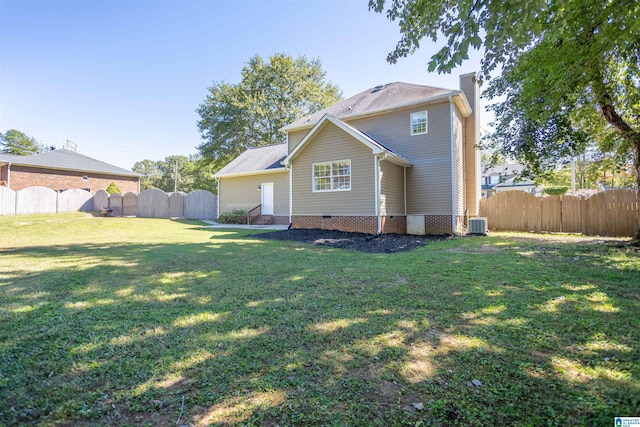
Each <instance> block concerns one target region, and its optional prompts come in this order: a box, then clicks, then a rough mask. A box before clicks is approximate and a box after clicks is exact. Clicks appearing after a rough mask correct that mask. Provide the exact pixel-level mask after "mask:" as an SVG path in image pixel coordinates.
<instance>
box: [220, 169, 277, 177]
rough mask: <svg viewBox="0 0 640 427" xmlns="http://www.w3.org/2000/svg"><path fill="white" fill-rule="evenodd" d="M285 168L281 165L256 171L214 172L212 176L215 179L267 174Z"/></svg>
mask: <svg viewBox="0 0 640 427" xmlns="http://www.w3.org/2000/svg"><path fill="white" fill-rule="evenodd" d="M286 170H287V168H286V167H282V168H273V169H263V170H258V171H248V172H236V173H227V174H221V175H218V174H215V175H214V176H213V177H214V178H215V179H220V178H234V177H237V176H249V175H264V174H268V173H277V172H285V171H286Z"/></svg>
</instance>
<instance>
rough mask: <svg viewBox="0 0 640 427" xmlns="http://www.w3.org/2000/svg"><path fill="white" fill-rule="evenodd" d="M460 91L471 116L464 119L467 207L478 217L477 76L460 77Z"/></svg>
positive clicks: (478, 119)
mask: <svg viewBox="0 0 640 427" xmlns="http://www.w3.org/2000/svg"><path fill="white" fill-rule="evenodd" d="M460 90H461V91H462V93H464V95H465V97H466V98H467V101H468V102H469V105H470V106H471V115H470V116H469V117H466V118H465V119H464V173H465V199H466V200H465V205H466V206H467V209H468V215H469V216H470V217H475V216H478V213H479V209H480V195H481V194H482V190H481V183H480V150H479V149H478V148H477V147H476V145H477V144H479V143H480V87H479V86H478V82H477V74H476V73H469V74H462V75H461V76H460Z"/></svg>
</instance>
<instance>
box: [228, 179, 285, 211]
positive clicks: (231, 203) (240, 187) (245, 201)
mask: <svg viewBox="0 0 640 427" xmlns="http://www.w3.org/2000/svg"><path fill="white" fill-rule="evenodd" d="M269 182H273V205H274V206H273V214H274V215H275V216H288V215H289V174H288V173H287V171H283V172H272V173H265V174H258V175H248V176H237V177H227V178H224V177H222V178H220V191H219V199H218V200H219V202H220V212H221V213H224V212H230V211H232V210H234V209H241V210H245V211H248V210H250V209H253V208H255V207H256V206H258V205H259V204H260V203H261V202H262V200H261V197H262V195H261V193H260V191H258V187H259V186H260V184H263V183H269Z"/></svg>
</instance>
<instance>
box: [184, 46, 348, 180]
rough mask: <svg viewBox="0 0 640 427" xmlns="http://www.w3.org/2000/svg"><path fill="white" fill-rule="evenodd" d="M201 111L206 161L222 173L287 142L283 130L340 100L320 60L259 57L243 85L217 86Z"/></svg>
mask: <svg viewBox="0 0 640 427" xmlns="http://www.w3.org/2000/svg"><path fill="white" fill-rule="evenodd" d="M208 92H209V93H208V94H207V96H206V98H205V100H204V102H203V103H202V104H200V106H199V107H198V109H197V110H196V111H197V113H198V114H199V115H200V120H199V121H198V129H199V130H200V133H201V135H202V138H203V140H204V142H203V143H202V144H201V145H200V146H198V150H199V151H200V154H201V155H202V157H203V158H204V159H205V160H206V161H207V162H208V163H211V164H212V165H213V167H214V169H215V170H218V169H219V168H221V167H222V166H224V165H225V164H226V163H228V162H229V161H230V160H231V159H233V158H234V157H236V156H237V155H239V154H240V153H241V152H243V151H244V150H245V149H247V148H248V147H257V146H263V145H270V144H275V143H278V142H283V139H284V135H283V134H281V133H280V132H279V131H278V129H280V128H281V127H283V126H285V125H287V124H289V123H291V122H293V121H295V120H297V119H298V118H300V117H302V116H304V115H305V114H309V113H312V112H315V111H317V110H320V109H322V108H325V107H327V106H329V105H332V104H334V103H336V102H337V101H339V100H340V99H341V97H342V92H341V91H340V89H339V88H338V87H337V86H335V85H333V84H331V83H330V82H328V81H327V80H326V73H325V72H324V71H323V69H322V63H321V62H320V60H319V59H311V60H309V59H307V58H306V57H304V56H300V57H298V58H296V59H294V58H292V57H291V56H289V55H285V54H281V53H279V54H275V55H273V56H271V57H269V58H268V59H267V61H265V60H264V59H263V58H262V57H260V56H259V55H256V56H254V57H253V58H251V59H250V60H249V62H247V63H246V65H245V66H244V68H243V69H242V72H241V81H240V83H239V84H230V83H226V82H214V83H213V85H212V86H211V87H209V88H208Z"/></svg>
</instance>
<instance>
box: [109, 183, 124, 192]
mask: <svg viewBox="0 0 640 427" xmlns="http://www.w3.org/2000/svg"><path fill="white" fill-rule="evenodd" d="M106 191H107V193H109V194H122V193H121V192H120V187H118V184H116V183H115V182H112V183H111V184H109V186H108V187H107V190H106Z"/></svg>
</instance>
